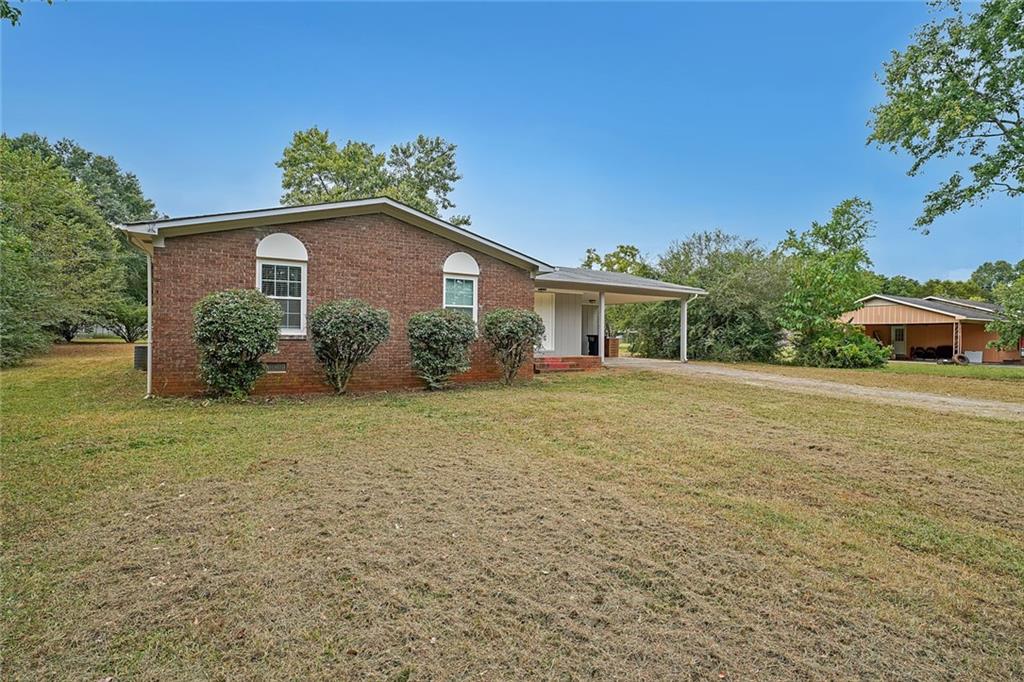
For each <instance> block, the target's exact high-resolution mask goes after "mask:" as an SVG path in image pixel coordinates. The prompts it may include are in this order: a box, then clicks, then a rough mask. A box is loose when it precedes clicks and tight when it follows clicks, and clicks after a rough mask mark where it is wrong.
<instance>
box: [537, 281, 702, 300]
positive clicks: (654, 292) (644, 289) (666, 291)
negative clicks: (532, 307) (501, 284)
mask: <svg viewBox="0 0 1024 682" xmlns="http://www.w3.org/2000/svg"><path fill="white" fill-rule="evenodd" d="M533 286H534V288H535V289H548V290H549V291H550V290H554V289H569V290H572V291H597V292H601V291H608V292H613V293H618V294H638V295H641V296H643V295H646V296H660V297H663V298H665V299H666V300H671V299H679V298H684V297H688V300H689V299H692V298H695V297H697V296H706V295H707V293H708V292H706V291H705V290H703V289H698V288H696V287H686V288H685V289H672V288H661V287H657V286H639V285H634V284H608V283H605V282H600V283H599V282H575V281H567V280H557V279H551V280H548V279H537V278H534V280H533ZM677 286H682V285H677Z"/></svg>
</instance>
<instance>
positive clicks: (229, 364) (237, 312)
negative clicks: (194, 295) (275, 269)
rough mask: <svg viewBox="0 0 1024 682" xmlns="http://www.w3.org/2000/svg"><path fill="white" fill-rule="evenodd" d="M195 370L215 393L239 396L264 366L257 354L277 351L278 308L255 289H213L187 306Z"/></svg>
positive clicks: (261, 372) (258, 376)
mask: <svg viewBox="0 0 1024 682" xmlns="http://www.w3.org/2000/svg"><path fill="white" fill-rule="evenodd" d="M192 317H193V328H192V338H193V339H194V340H195V343H196V346H197V347H198V349H199V374H200V376H202V378H203V381H205V382H206V384H207V385H208V386H209V387H210V391H211V392H212V393H213V394H214V395H218V396H224V395H231V396H243V395H246V394H248V393H249V392H250V391H251V390H252V386H253V384H255V383H256V380H257V379H259V378H260V377H261V376H263V374H264V372H265V371H266V368H265V367H264V366H263V363H262V362H261V361H260V358H261V357H262V356H263V355H265V354H267V353H276V352H277V337H278V334H279V325H280V323H281V308H280V307H279V306H278V305H277V304H276V303H275V302H274V301H272V300H271V299H269V298H267V297H266V296H264V295H263V294H262V293H260V292H259V291H256V290H255V289H229V290H227V291H218V292H215V293H212V294H210V295H208V296H206V297H205V298H203V299H202V300H200V301H199V303H197V304H196V305H195V307H194V308H193V309H192Z"/></svg>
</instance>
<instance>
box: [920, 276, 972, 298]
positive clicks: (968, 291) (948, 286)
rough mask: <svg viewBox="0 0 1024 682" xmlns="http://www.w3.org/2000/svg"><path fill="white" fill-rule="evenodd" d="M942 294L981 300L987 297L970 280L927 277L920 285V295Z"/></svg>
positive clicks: (950, 296)
mask: <svg viewBox="0 0 1024 682" xmlns="http://www.w3.org/2000/svg"><path fill="white" fill-rule="evenodd" d="M927 296H942V297H945V298H964V299H976V300H979V301H980V300H982V299H985V298H987V297H986V296H985V292H983V291H982V290H981V288H979V287H978V285H977V284H975V283H974V282H972V281H970V280H959V279H929V280H927V281H926V282H924V284H922V285H921V293H920V297H921V298H925V297H927Z"/></svg>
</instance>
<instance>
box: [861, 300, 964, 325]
mask: <svg viewBox="0 0 1024 682" xmlns="http://www.w3.org/2000/svg"><path fill="white" fill-rule="evenodd" d="M873 298H880V299H882V300H883V301H889V302H890V303H895V304H896V305H905V306H907V307H908V308H917V309H918V310H927V311H928V312H930V313H938V314H939V315H945V316H946V317H952V318H953V319H957V320H964V319H967V318H966V316H964V315H957V314H956V313H951V312H949V311H948V310H939V309H938V308H929V307H927V306H923V305H919V304H917V303H908V302H907V301H901V300H899V299H898V298H889V297H888V296H886V295H885V294H871V295H870V296H865V297H864V298H861V299H857V303H863V302H864V301H870V300H871V299H873ZM858 310H859V308H858Z"/></svg>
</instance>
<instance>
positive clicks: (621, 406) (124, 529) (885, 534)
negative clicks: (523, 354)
mask: <svg viewBox="0 0 1024 682" xmlns="http://www.w3.org/2000/svg"><path fill="white" fill-rule="evenodd" d="M129 361H130V349H126V348H121V349H117V348H116V347H109V348H107V347H98V346H91V347H79V348H61V349H60V350H59V351H58V352H57V353H56V354H55V355H53V356H49V357H47V358H45V359H42V360H40V361H37V362H36V363H35V364H34V365H33V366H30V367H26V368H22V369H17V370H13V371H9V372H5V373H4V375H3V419H4V443H3V488H2V491H3V505H4V518H5V523H4V528H3V534H4V536H3V537H4V546H5V552H4V567H3V568H4V576H5V581H4V600H5V611H4V619H5V627H4V632H3V635H4V641H3V651H4V656H5V661H4V669H5V676H6V677H8V678H10V679H40V678H75V679H83V678H84V679H98V678H102V677H106V676H115V677H116V678H118V679H129V678H131V679H136V678H138V679H154V680H155V679H178V678H213V679H238V678H245V679H254V678H257V679H281V678H332V679H338V678H343V679H350V678H356V677H370V678H379V679H413V680H415V679H437V678H442V679H448V678H455V679H462V678H467V677H478V678H483V679H516V678H541V679H566V678H570V679H582V678H588V679H591V678H638V679H679V678H697V679H703V678H707V677H712V678H715V679H717V678H718V677H719V675H720V674H723V673H724V674H725V675H726V676H727V677H730V678H732V677H736V678H741V679H749V678H779V679H783V678H784V679H793V678H803V679H825V678H828V679H834V678H836V677H878V676H885V677H889V678H902V679H920V678H949V679H952V678H959V677H971V676H975V677H1002V678H1006V677H1012V676H1020V675H1024V663H1022V661H1024V656H1022V653H1024V616H1022V613H1024V522H1022V521H1021V516H1020V509H1021V508H1022V503H1024V460H1022V458H1021V457H1020V447H1019V446H1020V442H1021V440H1022V438H1024V429H1022V427H1021V426H1020V425H1019V424H1014V423H1008V422H999V421H995V420H983V419H960V420H956V421H955V422H954V423H953V424H952V425H951V424H949V422H948V421H947V420H941V419H937V418H936V417H935V416H934V415H931V414H920V413H916V412H915V411H914V410H908V409H906V408H889V407H877V406H873V405H865V404H864V403H862V402H851V401H842V400H830V399H822V398H820V397H814V396H804V395H800V394H795V393H784V394H780V393H778V392H773V391H770V390H766V389H761V388H756V387H750V386H746V385H743V384H739V383H734V382H715V381H713V380H709V379H705V378H701V377H676V376H665V375H654V374H644V373H632V372H630V373H613V372H605V373H600V374H596V375H587V376H579V375H577V376H562V377H555V378H550V379H545V380H542V381H535V382H533V383H532V384H531V385H528V386H521V387H517V388H515V389H512V390H503V389H500V388H497V387H484V388H477V389H467V390H456V391H452V392H448V393H444V394H401V395H394V396H377V397H367V398H356V399H352V398H340V399H339V398H323V399H313V400H308V401H296V400H283V401H278V402H276V403H273V404H263V403H258V404H231V403H214V404H211V405H209V406H205V407H204V406H203V405H202V404H201V403H199V402H193V401H180V400H157V401H142V400H139V399H138V398H137V396H138V395H139V394H140V392H141V391H142V390H143V383H144V379H143V377H141V375H140V374H138V373H134V372H132V370H130V369H128V365H129Z"/></svg>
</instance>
